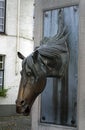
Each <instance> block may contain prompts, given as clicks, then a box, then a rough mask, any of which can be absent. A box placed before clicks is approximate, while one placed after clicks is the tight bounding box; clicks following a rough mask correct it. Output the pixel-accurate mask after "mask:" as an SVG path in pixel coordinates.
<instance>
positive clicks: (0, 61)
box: [0, 56, 4, 89]
mask: <svg viewBox="0 0 85 130" xmlns="http://www.w3.org/2000/svg"><path fill="white" fill-rule="evenodd" d="M3 85H4V56H0V89H1V88H3Z"/></svg>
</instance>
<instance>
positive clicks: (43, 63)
mask: <svg viewBox="0 0 85 130" xmlns="http://www.w3.org/2000/svg"><path fill="white" fill-rule="evenodd" d="M67 37H68V33H66V27H64V28H63V23H62V11H61V10H59V29H58V33H57V34H56V35H55V36H53V37H49V38H48V37H45V38H44V39H43V40H42V41H41V42H40V46H39V47H36V48H35V50H34V52H33V53H31V54H30V55H29V56H28V57H26V58H25V57H24V56H23V55H22V54H21V53H20V52H18V56H19V58H21V59H22V60H23V61H22V71H21V82H20V87H19V92H18V97H17V101H16V111H17V112H18V113H24V114H25V115H28V114H29V112H30V109H31V107H32V104H33V102H34V101H35V99H36V97H37V96H38V95H39V94H40V93H41V92H42V91H43V90H44V88H45V84H46V78H47V77H54V76H55V77H57V78H62V77H63V76H64V74H65V70H66V68H67V66H68V62H69V51H68V47H67V42H66V40H67Z"/></svg>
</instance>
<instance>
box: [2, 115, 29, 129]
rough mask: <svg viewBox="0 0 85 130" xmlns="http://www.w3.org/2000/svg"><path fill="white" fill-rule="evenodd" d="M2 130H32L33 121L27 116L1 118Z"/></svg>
mask: <svg viewBox="0 0 85 130" xmlns="http://www.w3.org/2000/svg"><path fill="white" fill-rule="evenodd" d="M0 130H31V120H30V117H29V116H27V117H25V116H10V117H0Z"/></svg>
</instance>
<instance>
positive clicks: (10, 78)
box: [0, 0, 34, 104]
mask: <svg viewBox="0 0 85 130" xmlns="http://www.w3.org/2000/svg"><path fill="white" fill-rule="evenodd" d="M18 2H19V1H18V0H14V1H11V0H7V1H6V35H0V54H2V55H5V71H4V87H5V88H9V90H8V92H7V97H6V98H1V97H0V104H14V103H15V100H16V97H17V93H18V88H19V80H20V73H19V72H20V69H21V60H20V59H19V58H17V57H16V52H17V51H20V52H22V53H23V54H24V55H25V56H27V55H29V54H30V53H31V52H32V50H33V47H34V43H33V40H32V38H33V0H25V1H23V0H21V1H20V10H19V12H18V10H17V9H18V7H19V5H17V4H18ZM17 12H18V13H19V15H18V14H17ZM18 16H19V21H17V20H18ZM18 24H19V25H18ZM17 31H18V32H17ZM17 34H18V36H19V37H17ZM17 44H18V45H17ZM16 62H17V63H16Z"/></svg>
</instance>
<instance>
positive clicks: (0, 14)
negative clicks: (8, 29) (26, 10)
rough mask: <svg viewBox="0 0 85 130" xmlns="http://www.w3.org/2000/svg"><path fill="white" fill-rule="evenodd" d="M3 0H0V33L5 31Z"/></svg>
mask: <svg viewBox="0 0 85 130" xmlns="http://www.w3.org/2000/svg"><path fill="white" fill-rule="evenodd" d="M5 8H6V7H5V0H0V33H4V31H5Z"/></svg>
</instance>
